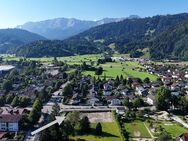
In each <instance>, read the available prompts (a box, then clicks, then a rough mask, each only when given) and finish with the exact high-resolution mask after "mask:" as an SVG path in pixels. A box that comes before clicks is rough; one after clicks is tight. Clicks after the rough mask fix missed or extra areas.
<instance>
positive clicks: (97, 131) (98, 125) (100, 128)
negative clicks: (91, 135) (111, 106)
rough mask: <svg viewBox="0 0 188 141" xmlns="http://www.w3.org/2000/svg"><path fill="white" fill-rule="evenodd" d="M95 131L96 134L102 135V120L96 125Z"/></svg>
mask: <svg viewBox="0 0 188 141" xmlns="http://www.w3.org/2000/svg"><path fill="white" fill-rule="evenodd" d="M95 133H96V135H98V136H101V135H102V125H101V123H100V122H99V123H97V125H96V128H95Z"/></svg>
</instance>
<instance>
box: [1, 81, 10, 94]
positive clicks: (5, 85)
mask: <svg viewBox="0 0 188 141" xmlns="http://www.w3.org/2000/svg"><path fill="white" fill-rule="evenodd" d="M2 88H3V90H5V91H6V92H8V91H10V90H12V82H11V81H9V80H5V81H3V85H2Z"/></svg>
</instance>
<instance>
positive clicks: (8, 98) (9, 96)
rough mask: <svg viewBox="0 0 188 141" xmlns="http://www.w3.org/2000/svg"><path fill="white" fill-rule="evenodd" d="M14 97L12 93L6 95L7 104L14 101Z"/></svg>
mask: <svg viewBox="0 0 188 141" xmlns="http://www.w3.org/2000/svg"><path fill="white" fill-rule="evenodd" d="M13 99H14V96H13V95H12V94H8V95H7V96H6V101H5V103H6V104H10V103H11V102H12V101H13Z"/></svg>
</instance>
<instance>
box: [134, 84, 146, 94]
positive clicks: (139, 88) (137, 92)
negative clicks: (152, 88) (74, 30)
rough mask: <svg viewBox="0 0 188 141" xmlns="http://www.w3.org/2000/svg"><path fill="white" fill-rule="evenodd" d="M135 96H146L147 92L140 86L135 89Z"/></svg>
mask: <svg viewBox="0 0 188 141" xmlns="http://www.w3.org/2000/svg"><path fill="white" fill-rule="evenodd" d="M136 94H137V95H140V96H146V95H147V91H146V89H144V88H143V87H142V86H138V87H136Z"/></svg>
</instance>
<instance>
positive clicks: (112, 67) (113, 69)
mask: <svg viewBox="0 0 188 141" xmlns="http://www.w3.org/2000/svg"><path fill="white" fill-rule="evenodd" d="M100 66H101V67H103V69H104V71H103V74H102V76H104V75H106V77H112V78H115V77H116V76H117V75H119V76H120V75H121V74H122V75H123V76H125V77H128V76H132V77H138V78H141V79H144V78H146V77H149V78H150V80H156V79H157V76H155V75H152V74H148V73H147V72H143V71H140V68H143V66H141V65H139V64H138V62H130V61H126V62H122V63H121V62H112V63H106V64H102V65H100ZM84 74H85V75H92V76H94V75H95V72H93V71H85V72H84Z"/></svg>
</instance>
